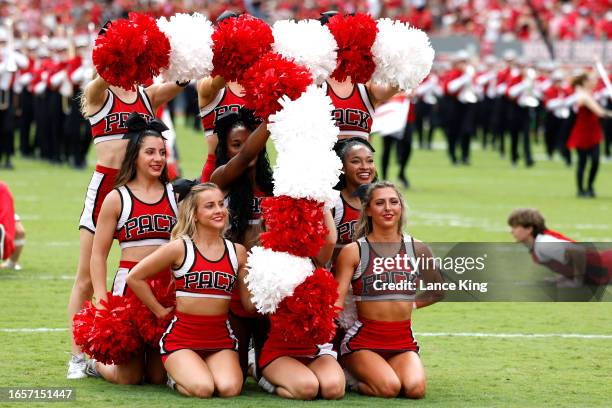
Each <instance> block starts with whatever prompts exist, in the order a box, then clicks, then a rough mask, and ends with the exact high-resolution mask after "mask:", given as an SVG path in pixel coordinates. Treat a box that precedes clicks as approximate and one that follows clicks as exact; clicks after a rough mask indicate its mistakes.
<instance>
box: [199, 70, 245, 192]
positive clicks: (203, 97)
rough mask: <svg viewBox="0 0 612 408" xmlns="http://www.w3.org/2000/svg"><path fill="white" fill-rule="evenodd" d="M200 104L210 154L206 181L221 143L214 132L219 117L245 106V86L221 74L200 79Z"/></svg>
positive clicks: (212, 169) (204, 169)
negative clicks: (218, 145)
mask: <svg viewBox="0 0 612 408" xmlns="http://www.w3.org/2000/svg"><path fill="white" fill-rule="evenodd" d="M198 104H199V106H200V117H201V118H202V129H203V130H204V136H206V145H207V146H208V156H207V158H206V163H205V164H204V167H203V169H202V175H201V178H200V179H201V180H202V182H206V181H208V180H210V176H211V175H212V172H213V171H214V170H215V162H216V156H215V150H216V149H217V144H218V143H219V138H218V136H217V134H216V133H215V132H214V130H215V124H216V122H217V119H219V118H220V117H221V116H222V115H223V114H224V113H226V112H230V111H234V112H237V111H238V110H239V109H240V108H241V107H243V106H244V88H243V87H242V86H241V85H240V84H238V83H236V82H229V83H226V82H225V80H224V79H223V77H220V76H216V77H214V78H205V79H202V80H200V81H198Z"/></svg>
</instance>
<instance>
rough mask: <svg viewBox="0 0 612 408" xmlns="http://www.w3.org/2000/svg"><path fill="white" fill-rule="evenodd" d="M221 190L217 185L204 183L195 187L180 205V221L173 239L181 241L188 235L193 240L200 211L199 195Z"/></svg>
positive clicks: (174, 229)
mask: <svg viewBox="0 0 612 408" xmlns="http://www.w3.org/2000/svg"><path fill="white" fill-rule="evenodd" d="M211 190H219V191H221V189H220V188H219V187H218V186H217V185H216V184H215V183H203V184H198V185H196V186H193V187H192V188H191V190H190V191H189V193H187V196H185V198H183V200H182V201H181V202H180V203H179V213H178V220H177V222H176V225H175V226H174V228H172V239H173V240H175V239H180V238H181V237H182V236H184V235H186V236H188V237H189V238H191V239H193V238H194V237H195V234H196V232H197V230H198V229H197V223H196V212H197V210H198V195H199V194H200V193H202V192H204V191H211Z"/></svg>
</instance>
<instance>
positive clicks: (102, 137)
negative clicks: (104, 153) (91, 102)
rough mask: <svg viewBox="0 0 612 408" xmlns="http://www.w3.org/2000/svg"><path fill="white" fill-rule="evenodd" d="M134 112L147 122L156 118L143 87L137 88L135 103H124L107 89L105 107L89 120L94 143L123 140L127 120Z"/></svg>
mask: <svg viewBox="0 0 612 408" xmlns="http://www.w3.org/2000/svg"><path fill="white" fill-rule="evenodd" d="M132 112H138V113H140V114H141V115H142V116H144V118H145V119H146V120H151V119H153V118H155V113H154V112H153V105H152V104H151V101H150V100H149V97H148V96H147V93H146V92H145V90H144V88H143V87H141V86H139V87H138V88H137V97H136V100H135V101H134V102H133V103H126V102H123V101H122V100H121V99H119V97H118V96H117V95H115V94H114V93H113V91H111V90H110V89H107V90H106V101H105V102H104V105H102V108H101V109H100V110H99V111H98V112H96V113H94V114H93V115H91V116H89V118H88V119H89V123H90V124H91V134H92V136H93V139H94V143H101V142H106V141H109V140H120V139H121V138H123V135H124V134H125V133H126V132H127V125H126V122H127V118H128V116H130V113H132Z"/></svg>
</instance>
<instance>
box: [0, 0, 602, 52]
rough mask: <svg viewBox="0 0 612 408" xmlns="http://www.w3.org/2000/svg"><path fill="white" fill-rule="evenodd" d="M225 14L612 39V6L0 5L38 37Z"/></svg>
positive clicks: (152, 1) (129, 1)
mask: <svg viewBox="0 0 612 408" xmlns="http://www.w3.org/2000/svg"><path fill="white" fill-rule="evenodd" d="M226 9H233V10H235V11H240V12H244V11H247V12H249V13H250V14H253V15H255V16H258V17H261V18H263V19H265V20H266V21H268V22H274V21H276V20H280V19H287V18H295V19H305V18H317V17H318V16H319V14H320V13H321V12H323V11H326V10H330V9H337V10H339V11H341V12H344V13H351V12H356V11H359V12H369V13H370V14H372V15H373V16H375V17H379V16H388V17H391V18H397V19H402V20H403V21H407V22H410V23H411V24H412V25H414V26H416V27H418V28H421V29H423V30H426V31H427V32H429V33H431V34H440V35H464V34H465V35H474V36H477V37H479V38H480V39H481V40H483V41H488V42H494V41H496V40H500V39H501V40H512V39H519V40H524V41H531V40H536V39H539V38H541V37H542V33H545V35H546V36H547V37H549V38H550V39H553V40H556V39H558V40H606V39H609V38H612V1H610V0H569V1H556V0H506V1H502V0H430V1H427V0H98V1H95V0H13V1H7V2H2V4H0V13H1V15H2V17H3V18H7V17H12V18H14V19H15V18H16V16H20V17H19V19H18V21H17V22H16V26H15V27H16V31H17V32H18V33H21V34H22V35H28V36H40V35H45V34H49V33H50V32H54V31H55V30H56V28H57V26H58V25H71V26H74V27H76V29H77V30H81V31H84V30H86V28H87V25H88V24H89V23H90V22H92V23H94V24H95V25H96V26H99V25H100V24H101V23H103V22H104V21H106V20H112V19H115V18H118V17H121V16H124V15H125V14H127V12H128V11H148V12H151V13H153V14H156V15H171V14H174V13H176V12H193V11H198V12H200V13H203V14H206V15H208V16H209V17H210V18H211V19H215V18H216V17H217V16H218V15H219V14H221V13H222V12H223V11H224V10H226Z"/></svg>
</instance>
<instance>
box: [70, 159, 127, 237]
mask: <svg viewBox="0 0 612 408" xmlns="http://www.w3.org/2000/svg"><path fill="white" fill-rule="evenodd" d="M118 174H119V169H111V168H110V167H104V166H100V165H96V170H95V171H94V174H93V176H92V177H91V181H90V182H89V186H88V187H87V194H86V195H85V205H84V206H83V212H82V213H81V220H80V221H79V229H81V228H84V229H86V230H88V231H89V232H91V233H92V234H93V233H95V232H96V225H97V223H98V215H99V214H100V208H102V202H103V201H104V198H106V196H107V195H108V193H110V192H111V191H113V188H114V185H115V178H117V175H118Z"/></svg>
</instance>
